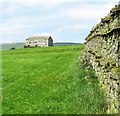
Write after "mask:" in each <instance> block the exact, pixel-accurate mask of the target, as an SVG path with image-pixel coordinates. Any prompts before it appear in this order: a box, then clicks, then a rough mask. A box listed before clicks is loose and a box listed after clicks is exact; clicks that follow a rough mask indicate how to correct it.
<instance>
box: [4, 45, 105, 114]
mask: <svg viewBox="0 0 120 116" xmlns="http://www.w3.org/2000/svg"><path fill="white" fill-rule="evenodd" d="M83 48H84V46H83V45H78V46H61V47H48V48H27V49H17V50H9V51H3V61H2V64H3V65H2V69H3V71H2V76H3V81H2V85H3V93H2V95H3V101H2V110H3V114H11V113H14V114H17V113H18V114H21V113H24V114H97V113H104V111H103V107H104V104H105V100H104V95H103V93H102V92H101V91H100V89H99V86H98V80H97V78H96V77H95V76H94V74H93V72H92V71H91V70H88V71H86V70H85V67H84V66H82V64H80V63H79V60H78V57H79V55H80V54H82V52H83Z"/></svg>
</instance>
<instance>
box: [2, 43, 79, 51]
mask: <svg viewBox="0 0 120 116" xmlns="http://www.w3.org/2000/svg"><path fill="white" fill-rule="evenodd" d="M79 44H80V43H72V42H55V43H53V45H54V46H68V45H79ZM24 45H25V43H3V44H0V50H9V49H11V48H16V49H17V48H23V47H24Z"/></svg>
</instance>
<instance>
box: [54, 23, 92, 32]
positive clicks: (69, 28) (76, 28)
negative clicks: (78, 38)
mask: <svg viewBox="0 0 120 116" xmlns="http://www.w3.org/2000/svg"><path fill="white" fill-rule="evenodd" d="M90 27H91V25H88V24H84V23H83V24H80V23H78V24H71V25H65V26H63V27H60V28H58V29H57V30H56V31H57V32H66V31H68V32H71V31H75V32H80V31H81V30H83V29H88V28H90Z"/></svg>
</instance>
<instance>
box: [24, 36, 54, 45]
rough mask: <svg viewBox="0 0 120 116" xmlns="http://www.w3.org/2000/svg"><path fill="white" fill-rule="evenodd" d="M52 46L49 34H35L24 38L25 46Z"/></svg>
mask: <svg viewBox="0 0 120 116" xmlns="http://www.w3.org/2000/svg"><path fill="white" fill-rule="evenodd" d="M48 46H53V39H52V37H51V36H35V37H29V38H27V39H26V45H25V47H48Z"/></svg>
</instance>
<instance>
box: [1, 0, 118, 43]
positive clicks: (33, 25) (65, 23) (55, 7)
mask: <svg viewBox="0 0 120 116" xmlns="http://www.w3.org/2000/svg"><path fill="white" fill-rule="evenodd" d="M116 3H117V1H115V0H97V1H96V0H0V5H1V6H0V16H1V17H2V19H3V21H2V23H1V24H0V39H1V38H2V39H3V42H10V41H24V40H25V39H26V37H28V36H33V35H43V34H44V35H52V36H53V37H54V40H55V41H63V40H64V41H65V40H67V41H68V40H69V41H79V38H80V36H81V35H82V36H81V38H82V39H81V40H82V41H84V37H85V36H86V33H87V32H88V30H90V29H91V27H92V26H94V25H95V24H97V23H98V22H99V21H100V19H101V18H103V17H105V15H107V14H108V13H109V10H110V9H111V8H112V7H114V5H115V4H116ZM63 33H64V34H63ZM74 37H76V38H78V39H76V40H74ZM69 38H70V39H69ZM72 38H73V39H72ZM81 40H80V41H81Z"/></svg>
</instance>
